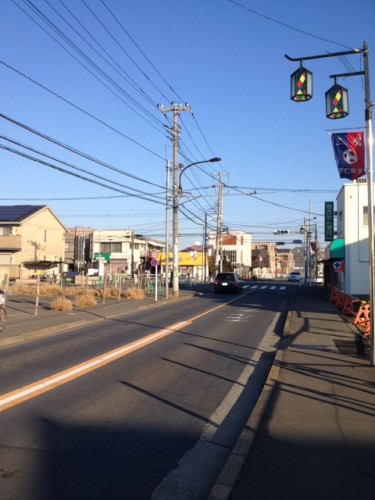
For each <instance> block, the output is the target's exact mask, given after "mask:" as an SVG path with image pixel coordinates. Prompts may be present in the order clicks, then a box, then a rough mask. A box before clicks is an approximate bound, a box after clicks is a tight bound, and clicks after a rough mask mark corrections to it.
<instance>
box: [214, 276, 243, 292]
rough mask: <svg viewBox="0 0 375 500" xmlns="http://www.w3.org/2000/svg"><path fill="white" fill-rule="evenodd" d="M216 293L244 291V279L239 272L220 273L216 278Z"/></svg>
mask: <svg viewBox="0 0 375 500" xmlns="http://www.w3.org/2000/svg"><path fill="white" fill-rule="evenodd" d="M214 289H215V293H219V292H234V293H239V292H242V281H241V278H240V277H239V276H238V274H237V273H219V274H218V275H217V276H216V278H215V279H214Z"/></svg>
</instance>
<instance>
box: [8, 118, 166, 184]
mask: <svg viewBox="0 0 375 500" xmlns="http://www.w3.org/2000/svg"><path fill="white" fill-rule="evenodd" d="M0 118H4V119H5V120H7V121H9V122H11V123H13V124H14V125H17V126H19V127H21V128H23V129H25V130H27V131H28V132H31V133H32V134H35V135H38V136H39V137H42V138H43V139H45V140H47V141H49V142H52V143H53V144H56V145H57V146H60V147H62V148H64V149H66V150H68V151H70V152H72V153H74V154H77V155H79V156H82V157H83V158H86V159H87V160H90V161H92V162H94V163H97V164H98V165H101V166H103V167H105V168H108V169H110V170H113V171H114V172H117V173H119V174H122V175H125V176H127V177H130V178H132V179H135V180H137V181H140V182H144V183H145V184H150V185H151V186H155V187H158V188H160V189H164V186H161V185H160V184H155V183H154V182H151V181H148V180H146V179H142V178H141V177H138V176H136V175H134V174H130V173H129V172H126V171H124V170H121V169H119V168H116V167H114V166H113V165H110V164H108V163H106V162H103V161H101V160H98V159H97V158H94V157H93V156H91V155H89V154H87V153H84V152H82V151H80V150H78V149H75V148H73V147H72V146H69V145H67V144H64V143H62V142H60V141H58V140H57V139H54V138H53V137H51V136H48V135H46V134H43V133H42V132H39V131H38V130H35V129H33V128H31V127H29V126H27V125H25V124H24V123H21V122H19V121H17V120H15V119H13V118H10V117H9V116H6V115H4V114H2V113H0Z"/></svg>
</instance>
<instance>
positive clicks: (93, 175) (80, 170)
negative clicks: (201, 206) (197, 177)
mask: <svg viewBox="0 0 375 500" xmlns="http://www.w3.org/2000/svg"><path fill="white" fill-rule="evenodd" d="M0 139H4V140H5V141H8V142H10V143H12V144H15V145H16V146H20V147H21V148H23V149H26V150H28V151H32V152H33V153H37V154H38V155H40V156H44V157H45V158H49V159H50V160H53V161H57V162H58V163H61V164H62V165H66V166H67V167H70V168H73V169H74V170H77V171H79V172H83V173H85V174H88V175H91V176H92V177H96V178H97V179H101V180H104V181H106V182H109V183H111V184H114V185H117V186H120V187H124V188H127V189H131V190H132V191H134V192H136V193H141V194H144V195H150V193H146V192H144V191H141V190H140V189H135V188H131V187H130V186H125V185H124V184H121V183H120V182H116V181H112V180H110V179H107V178H105V177H103V176H101V175H98V174H94V173H92V172H89V171H88V170H85V169H83V168H80V167H77V166H75V165H73V164H72V163H68V162H66V161H64V160H60V159H58V158H56V157H55V156H51V155H49V154H47V153H43V152H42V151H39V150H37V149H35V148H32V147H30V146H27V145H26V144H22V143H21V142H19V141H16V140H14V139H10V138H9V137H6V136H4V135H0ZM152 196H155V197H156V198H159V196H156V195H154V194H152ZM160 199H161V198H160Z"/></svg>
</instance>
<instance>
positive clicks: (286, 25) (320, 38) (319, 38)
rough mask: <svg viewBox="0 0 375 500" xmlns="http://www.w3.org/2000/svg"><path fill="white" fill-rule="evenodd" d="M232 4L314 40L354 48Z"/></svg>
mask: <svg viewBox="0 0 375 500" xmlns="http://www.w3.org/2000/svg"><path fill="white" fill-rule="evenodd" d="M228 1H229V2H230V3H233V4H235V5H237V6H238V7H241V8H242V9H244V10H247V11H248V12H251V13H252V14H255V15H256V16H259V17H263V18H264V19H267V20H268V21H272V22H273V23H276V24H280V25H281V26H284V27H285V28H288V29H290V30H293V31H297V32H299V33H302V34H303V35H306V36H311V37H312V38H316V39H318V40H322V41H323V42H328V43H333V44H334V45H339V46H340V47H344V48H346V49H352V48H353V47H348V46H347V45H344V44H342V43H339V42H335V41H334V40H329V39H327V38H323V37H321V36H318V35H314V34H312V33H309V32H308V31H305V30H301V29H299V28H296V27H295V26H292V25H291V24H287V23H284V22H282V21H279V20H278V19H275V18H273V17H270V16H266V15H264V14H261V13H260V12H257V11H256V10H254V9H250V7H247V6H245V5H242V4H241V3H239V2H236V1H235V0H228Z"/></svg>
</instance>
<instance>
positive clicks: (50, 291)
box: [12, 283, 145, 311]
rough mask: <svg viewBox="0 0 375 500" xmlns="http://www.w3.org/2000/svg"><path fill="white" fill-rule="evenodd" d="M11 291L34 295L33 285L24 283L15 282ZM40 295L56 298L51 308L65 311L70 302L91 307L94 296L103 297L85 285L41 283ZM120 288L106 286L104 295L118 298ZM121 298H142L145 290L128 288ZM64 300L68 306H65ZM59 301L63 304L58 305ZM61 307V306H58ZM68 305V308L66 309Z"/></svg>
mask: <svg viewBox="0 0 375 500" xmlns="http://www.w3.org/2000/svg"><path fill="white" fill-rule="evenodd" d="M12 293H13V294H14V295H27V296H34V297H35V296H36V286H35V285H25V284H21V283H16V284H14V286H13V289H12ZM39 293H40V295H41V296H52V297H56V299H55V300H54V301H53V302H52V304H55V305H53V306H52V308H53V309H55V310H58V311H66V310H69V311H70V310H71V309H72V304H73V302H74V305H75V306H77V307H93V306H95V305H96V304H97V301H96V298H103V290H100V289H92V288H85V287H75V286H68V287H65V288H61V287H60V286H58V285H49V284H43V285H40V287H39ZM119 293H120V290H119V289H118V288H116V287H115V288H106V290H105V297H106V298H109V299H118V298H119ZM121 298H124V299H130V300H142V299H144V298H145V292H144V290H143V289H142V288H128V289H127V290H124V291H122V292H121ZM64 301H66V303H69V304H70V306H69V305H68V306H65V305H64ZM60 303H61V304H63V305H62V306H60ZM60 307H61V308H60ZM66 307H68V309H66Z"/></svg>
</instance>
